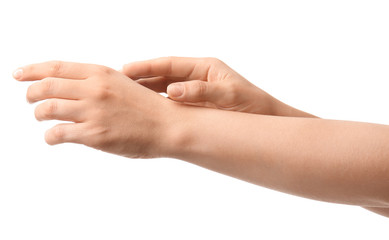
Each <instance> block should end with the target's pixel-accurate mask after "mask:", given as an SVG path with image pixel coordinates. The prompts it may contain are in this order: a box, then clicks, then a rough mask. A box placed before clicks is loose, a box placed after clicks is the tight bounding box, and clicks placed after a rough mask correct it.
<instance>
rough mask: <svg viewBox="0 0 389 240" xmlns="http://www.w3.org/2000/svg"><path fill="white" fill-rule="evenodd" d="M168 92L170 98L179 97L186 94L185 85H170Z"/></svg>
mask: <svg viewBox="0 0 389 240" xmlns="http://www.w3.org/2000/svg"><path fill="white" fill-rule="evenodd" d="M167 92H168V94H169V96H172V97H179V96H181V95H182V94H183V93H184V84H183V83H174V84H170V85H169V86H168V87H167Z"/></svg>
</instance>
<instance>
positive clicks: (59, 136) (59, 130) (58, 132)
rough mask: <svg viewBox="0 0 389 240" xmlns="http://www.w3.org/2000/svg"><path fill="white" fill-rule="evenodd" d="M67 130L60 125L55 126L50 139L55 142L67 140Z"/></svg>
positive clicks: (50, 133)
mask: <svg viewBox="0 0 389 240" xmlns="http://www.w3.org/2000/svg"><path fill="white" fill-rule="evenodd" d="M65 134H66V133H65V129H64V128H63V127H62V126H61V125H59V126H55V127H54V128H53V129H51V131H50V132H49V138H50V139H53V141H54V142H62V141H63V140H64V139H65Z"/></svg>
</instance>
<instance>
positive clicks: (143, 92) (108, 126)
mask: <svg viewBox="0 0 389 240" xmlns="http://www.w3.org/2000/svg"><path fill="white" fill-rule="evenodd" d="M14 78H15V79H17V80H19V81H37V82H35V83H33V84H32V85H31V86H30V87H29V88H28V91H27V100H28V101H29V102H30V103H34V102H37V101H42V100H46V101H44V102H43V103H40V104H39V105H38V106H37V107H36V109H35V117H36V119H38V120H40V121H41V120H52V119H56V120H63V121H70V123H61V124H58V125H56V126H54V127H53V128H51V129H49V130H48V131H47V132H46V135H45V140H46V142H47V143H48V144H50V145H54V144H59V143H64V142H73V143H80V144H84V145H87V146H90V147H93V148H96V149H99V150H103V151H106V152H110V153H114V154H118V155H122V156H125V157H131V158H151V157H160V156H163V155H164V154H165V152H166V150H167V148H165V147H166V146H165V145H164V143H165V142H166V141H163V140H162V139H163V138H164V139H165V138H166V136H167V134H168V133H167V130H168V128H169V120H168V117H169V116H171V114H169V113H170V112H169V109H171V107H172V106H173V105H172V104H171V103H169V102H171V101H170V100H169V99H166V98H165V97H163V96H161V95H159V94H157V93H155V92H154V91H151V90H149V89H147V88H145V87H143V86H141V85H139V84H137V83H136V82H134V81H132V80H131V79H130V78H128V77H127V76H125V75H123V74H121V73H120V72H118V71H115V70H113V69H111V68H108V67H105V66H99V65H92V64H81V63H70V62H61V61H50V62H45V63H38V64H32V65H28V66H25V67H22V68H19V69H18V70H16V71H15V72H14Z"/></svg>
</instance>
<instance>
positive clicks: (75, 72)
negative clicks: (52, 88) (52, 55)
mask: <svg viewBox="0 0 389 240" xmlns="http://www.w3.org/2000/svg"><path fill="white" fill-rule="evenodd" d="M96 66H97V65H93V64H85V63H72V62H62V61H49V62H43V63H37V64H31V65H27V66H24V67H21V68H18V69H17V70H16V71H15V72H14V73H13V76H14V78H15V79H16V80H19V81H35V80H40V79H43V78H46V77H57V78H71V79H85V78H87V77H88V76H89V75H90V74H91V73H92V72H93V71H94V70H95V69H96Z"/></svg>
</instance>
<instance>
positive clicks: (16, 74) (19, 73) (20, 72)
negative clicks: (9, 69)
mask: <svg viewBox="0 0 389 240" xmlns="http://www.w3.org/2000/svg"><path fill="white" fill-rule="evenodd" d="M12 76H13V77H14V78H15V79H16V80H19V79H21V78H22V76H23V69H21V68H18V69H16V70H15V71H14V72H13V74H12Z"/></svg>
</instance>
